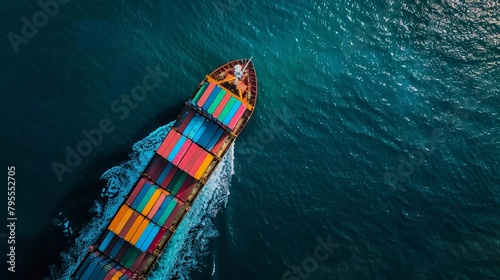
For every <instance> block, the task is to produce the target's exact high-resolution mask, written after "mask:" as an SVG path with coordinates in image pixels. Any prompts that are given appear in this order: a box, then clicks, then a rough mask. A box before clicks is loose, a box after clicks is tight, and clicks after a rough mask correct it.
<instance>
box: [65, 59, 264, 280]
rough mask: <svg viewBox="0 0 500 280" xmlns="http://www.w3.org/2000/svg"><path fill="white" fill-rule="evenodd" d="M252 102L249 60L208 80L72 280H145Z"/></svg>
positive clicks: (253, 89)
mask: <svg viewBox="0 0 500 280" xmlns="http://www.w3.org/2000/svg"><path fill="white" fill-rule="evenodd" d="M256 101H257V76H256V72H255V69H254V65H253V62H252V59H251V58H250V59H240V60H235V61H231V62H229V63H226V64H224V65H222V66H221V67H219V68H217V69H216V70H214V71H213V72H212V73H210V74H209V75H207V76H206V77H205V79H203V80H202V81H201V83H200V84H199V85H198V87H197V88H196V90H195V91H194V93H193V95H192V97H191V99H189V100H188V101H187V102H186V104H185V107H184V109H183V110H182V112H181V113H180V115H179V116H178V117H177V119H176V121H175V123H174V125H173V126H172V127H171V129H170V130H169V132H168V134H167V135H166V137H165V138H164V139H163V142H162V143H161V144H160V146H159V147H158V149H157V150H156V151H155V154H154V156H153V157H152V158H151V160H150V162H149V163H148V165H147V167H146V169H145V170H144V171H143V172H141V174H140V176H139V179H138V180H137V181H136V182H135V184H134V186H133V187H132V189H131V191H130V192H129V193H128V194H127V196H126V197H125V198H124V201H123V203H122V204H121V205H120V207H119V209H118V211H117V213H116V214H115V215H114V217H113V218H112V219H111V220H110V221H109V224H108V225H107V226H106V228H105V230H104V231H103V232H102V234H101V235H100V237H99V238H98V239H97V240H96V242H95V243H94V244H92V245H90V246H89V249H88V251H87V252H86V253H85V256H84V257H83V258H82V260H81V261H80V263H79V264H78V267H77V268H76V269H75V271H74V272H73V273H72V275H71V279H85V280H86V279H92V280H95V279H106V280H107V279H147V277H148V275H149V273H150V272H151V271H152V269H153V268H154V267H155V264H156V263H157V262H158V261H159V259H160V258H161V256H162V253H163V252H164V250H165V248H166V247H167V244H168V242H169V241H170V240H171V238H172V236H173V235H174V234H175V231H176V229H177V228H178V227H179V225H180V223H181V222H182V220H183V218H184V217H185V216H186V214H187V213H188V212H189V209H190V206H191V205H192V203H193V202H194V200H195V199H196V197H197V196H198V195H199V194H200V191H201V190H202V189H203V187H204V186H205V184H206V183H207V180H208V179H209V178H210V176H211V174H212V173H213V171H214V169H215V168H216V167H217V165H218V164H219V162H220V161H221V159H222V157H223V156H224V154H225V153H226V152H227V150H228V149H229V147H230V146H231V144H232V143H233V141H234V140H235V139H236V137H237V136H238V135H239V134H240V132H241V131H242V129H243V128H244V127H245V125H246V124H247V122H248V120H249V119H250V117H251V116H252V113H253V110H254V106H255V103H256Z"/></svg>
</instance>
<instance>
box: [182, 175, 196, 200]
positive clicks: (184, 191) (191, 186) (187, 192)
mask: <svg viewBox="0 0 500 280" xmlns="http://www.w3.org/2000/svg"><path fill="white" fill-rule="evenodd" d="M197 184H198V180H196V179H195V178H192V180H191V182H189V185H187V186H186V187H184V185H183V186H182V187H181V189H180V190H179V191H178V192H177V197H178V198H179V199H180V200H182V201H184V202H186V200H187V198H188V197H189V195H190V194H191V192H192V191H193V189H194V187H196V185H197Z"/></svg>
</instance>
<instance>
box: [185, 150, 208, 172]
mask: <svg viewBox="0 0 500 280" xmlns="http://www.w3.org/2000/svg"><path fill="white" fill-rule="evenodd" d="M207 155H208V153H207V152H206V151H202V152H201V155H200V156H199V157H198V159H197V160H196V163H195V164H193V166H192V167H191V169H189V170H188V172H187V173H189V175H191V176H193V177H195V176H194V175H195V174H196V171H198V169H199V168H200V166H201V165H202V164H203V161H204V160H205V158H206V157H207Z"/></svg>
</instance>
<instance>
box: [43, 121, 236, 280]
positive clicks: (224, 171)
mask: <svg viewBox="0 0 500 280" xmlns="http://www.w3.org/2000/svg"><path fill="white" fill-rule="evenodd" d="M172 125H173V122H172V123H170V124H168V125H165V126H162V127H160V128H158V129H157V130H155V131H154V132H152V133H151V134H150V135H149V136H147V137H146V138H144V139H142V140H140V141H139V142H137V143H135V144H134V146H133V148H132V152H131V153H130V154H129V157H130V159H129V160H128V161H126V162H124V163H122V164H120V165H118V166H115V167H112V168H111V169H109V170H107V171H106V172H104V174H103V175H102V176H101V179H106V180H107V181H108V182H107V184H106V186H105V187H104V188H103V189H102V191H101V196H102V197H107V198H108V199H107V202H106V203H105V204H104V205H103V204H102V202H100V201H99V200H96V201H94V202H95V203H94V207H93V208H92V209H89V212H91V213H95V214H96V216H95V217H94V218H92V220H91V221H90V222H89V223H88V224H87V225H85V226H83V228H82V229H81V230H80V233H79V235H78V236H77V237H76V238H75V241H74V245H73V246H72V247H71V248H70V249H69V250H68V251H64V252H62V253H61V261H62V264H61V267H60V268H57V267H56V266H55V265H53V266H52V267H51V275H50V276H49V277H46V278H45V279H69V277H70V275H71V274H72V273H73V272H74V270H75V269H76V268H77V266H78V263H79V259H81V258H82V257H83V256H84V255H85V253H86V251H87V249H88V246H89V245H91V244H92V243H95V242H97V238H98V237H99V235H100V234H101V232H102V231H103V230H104V229H105V227H106V225H107V224H108V222H109V219H111V218H112V217H113V216H114V214H115V213H116V211H118V208H119V206H120V205H121V203H122V202H123V199H124V196H126V195H127V194H128V193H129V192H130V190H131V188H132V185H133V184H134V182H135V181H136V180H137V179H138V178H139V175H140V172H142V171H143V170H144V168H146V166H147V164H148V162H149V160H150V159H151V158H152V157H153V155H154V151H155V150H156V149H157V148H158V147H159V146H160V144H161V142H162V140H163V139H164V138H165V136H166V135H167V133H168V131H169V130H170V128H171V126H172ZM233 159H234V148H233V146H231V147H230V149H229V150H228V152H227V153H226V155H225V156H224V158H223V159H222V162H221V163H220V164H219V165H218V167H217V168H216V169H215V171H214V173H213V174H212V176H211V178H210V180H208V182H207V184H206V185H205V187H204V188H203V190H202V191H201V193H200V195H199V196H198V198H197V199H196V201H195V202H194V203H193V205H192V207H191V210H190V211H189V213H188V214H187V215H186V216H185V218H184V220H183V222H182V223H181V225H180V226H179V228H178V229H177V231H176V233H175V234H174V236H173V238H172V239H171V240H170V242H169V244H168V246H167V248H166V250H165V252H164V253H163V255H162V257H161V258H160V261H159V262H158V264H157V265H156V267H155V269H154V270H153V272H152V273H151V274H150V277H148V278H150V279H169V278H172V277H173V276H176V277H177V278H179V279H189V274H190V272H191V271H193V270H194V269H197V268H198V269H199V268H200V266H199V264H198V260H199V258H200V257H201V256H203V255H205V254H207V245H208V240H209V238H213V237H216V236H218V231H217V229H216V228H215V226H214V224H213V222H212V219H213V218H214V217H215V216H216V214H217V213H218V211H220V210H221V209H223V208H224V207H225V205H226V203H227V199H228V196H229V185H230V182H231V175H232V174H234V165H233ZM66 222H67V223H70V222H71V221H66ZM62 230H67V227H63V229H62Z"/></svg>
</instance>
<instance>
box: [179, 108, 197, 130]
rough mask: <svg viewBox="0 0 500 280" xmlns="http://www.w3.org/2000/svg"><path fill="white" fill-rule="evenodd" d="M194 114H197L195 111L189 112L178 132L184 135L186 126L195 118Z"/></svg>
mask: <svg viewBox="0 0 500 280" xmlns="http://www.w3.org/2000/svg"><path fill="white" fill-rule="evenodd" d="M194 114H195V112H194V111H193V110H189V113H188V115H187V116H186V118H185V119H184V120H183V121H182V123H181V125H180V126H179V129H178V131H179V132H180V133H182V134H184V130H185V129H186V126H187V125H188V124H189V122H190V121H191V119H192V118H193V116H194Z"/></svg>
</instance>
